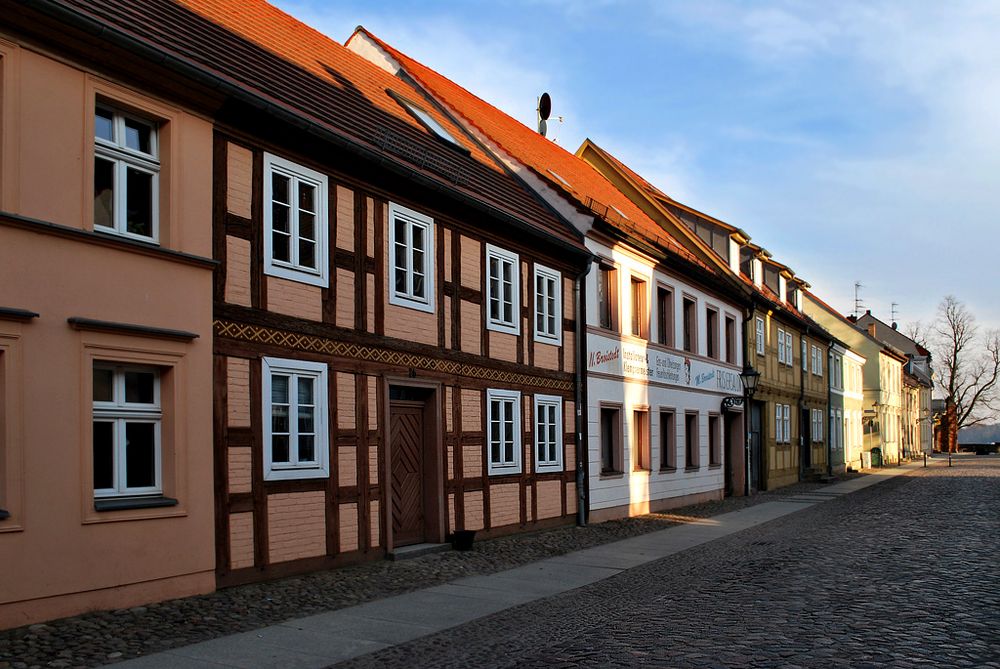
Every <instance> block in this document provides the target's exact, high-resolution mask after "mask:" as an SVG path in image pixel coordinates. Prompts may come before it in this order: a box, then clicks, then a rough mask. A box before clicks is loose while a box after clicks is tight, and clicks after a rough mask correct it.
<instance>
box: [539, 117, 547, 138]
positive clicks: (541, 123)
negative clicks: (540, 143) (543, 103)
mask: <svg viewBox="0 0 1000 669" xmlns="http://www.w3.org/2000/svg"><path fill="white" fill-rule="evenodd" d="M548 129H549V126H548V124H547V123H546V122H545V121H544V120H542V119H539V120H538V134H539V135H541V136H542V137H545V133H546V132H548Z"/></svg>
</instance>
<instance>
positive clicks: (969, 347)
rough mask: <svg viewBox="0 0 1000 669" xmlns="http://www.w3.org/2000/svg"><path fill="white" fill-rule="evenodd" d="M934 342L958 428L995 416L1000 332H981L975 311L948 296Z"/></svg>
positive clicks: (941, 381) (936, 323)
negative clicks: (956, 415) (954, 409)
mask: <svg viewBox="0 0 1000 669" xmlns="http://www.w3.org/2000/svg"><path fill="white" fill-rule="evenodd" d="M930 342H931V346H932V350H933V351H934V363H935V365H934V366H935V367H936V368H937V369H938V385H940V386H941V389H942V390H943V391H944V393H945V394H946V395H947V396H949V397H951V398H952V400H953V401H954V402H955V405H956V408H957V410H958V421H957V422H958V428H959V429H962V428H963V427H972V426H973V425H979V424H980V423H984V422H989V421H990V420H991V419H993V418H995V417H996V416H997V411H998V408H1000V401H998V399H1000V398H998V392H997V391H998V390H1000V386H998V382H1000V331H998V330H987V331H985V332H983V333H980V330H979V326H978V325H976V318H975V316H973V314H972V312H970V311H969V310H968V309H967V308H966V306H965V304H964V303H962V302H961V301H960V300H959V299H958V298H956V297H955V296H954V295H948V296H947V297H945V298H944V299H943V300H942V301H941V304H940V305H939V306H938V315H937V319H936V320H935V321H934V325H933V326H932V327H931V332H930Z"/></svg>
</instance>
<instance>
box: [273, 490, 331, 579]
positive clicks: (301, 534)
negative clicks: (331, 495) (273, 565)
mask: <svg viewBox="0 0 1000 669" xmlns="http://www.w3.org/2000/svg"><path fill="white" fill-rule="evenodd" d="M325 500H326V493H325V492H323V491H322V490H318V491H316V492H299V493H279V494H275V495H268V498H267V532H268V543H269V546H268V559H269V560H270V561H271V562H286V561H288V560H298V559H300V558H307V557H315V556H317V555H323V554H325V553H326V511H325V506H324V505H325Z"/></svg>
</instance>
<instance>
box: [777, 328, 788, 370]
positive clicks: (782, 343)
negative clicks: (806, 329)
mask: <svg viewBox="0 0 1000 669" xmlns="http://www.w3.org/2000/svg"><path fill="white" fill-rule="evenodd" d="M787 344H788V340H787V339H786V338H785V331H784V330H782V329H781V328H778V363H779V364H782V365H784V364H787V363H786V362H785V360H786V356H785V347H786V346H787Z"/></svg>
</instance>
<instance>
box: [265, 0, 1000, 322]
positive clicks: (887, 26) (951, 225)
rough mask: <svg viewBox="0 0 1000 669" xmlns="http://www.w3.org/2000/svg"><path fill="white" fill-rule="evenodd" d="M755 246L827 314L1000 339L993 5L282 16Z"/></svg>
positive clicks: (998, 26)
mask: <svg viewBox="0 0 1000 669" xmlns="http://www.w3.org/2000/svg"><path fill="white" fill-rule="evenodd" d="M274 1H275V4H277V5H278V6H280V7H281V8H283V9H284V10H286V11H288V12H289V13H291V14H292V15H294V16H296V17H297V18H299V19H301V20H303V21H305V22H306V23H308V24H310V25H312V26H313V27H316V28H318V29H319V30H321V31H323V32H325V33H326V34H327V35H329V36H331V37H332V38H334V39H336V40H337V41H339V42H344V41H345V40H346V39H347V37H349V36H350V34H351V32H352V31H353V29H354V27H355V26H356V25H358V24H362V25H364V26H365V27H366V28H368V29H369V30H371V31H372V32H374V33H375V34H376V35H378V36H379V37H381V38H383V39H385V40H386V41H388V42H390V43H392V44H393V45H394V46H396V47H397V48H400V49H401V50H403V51H404V52H406V53H408V54H409V55H411V56H412V57H414V58H416V59H417V60H420V61H422V62H424V63H425V64H427V65H429V66H431V67H433V68H435V69H437V70H438V71H440V72H442V73H443V74H445V75H446V76H448V77H450V78H452V79H453V80H455V81H457V82H458V83H460V84H462V85H463V86H465V87H466V88H468V89H470V90H471V91H473V92H474V93H476V94H477V95H479V96H480V97H482V98H484V99H486V100H488V101H489V102H491V103H493V104H495V105H496V106H498V107H500V108H501V109H503V110H504V111H506V112H508V113H509V114H511V115H512V116H515V117H516V118H518V119H520V120H522V121H524V122H525V123H528V124H533V123H534V114H535V112H534V110H535V101H536V97H537V95H538V94H540V93H541V92H542V91H548V92H549V93H550V94H551V95H552V99H553V116H559V115H561V116H563V117H564V119H565V120H564V122H563V123H561V124H560V123H552V124H551V125H550V133H549V136H550V137H553V138H554V139H555V140H556V141H558V143H559V144H560V145H562V146H564V147H565V148H566V149H567V150H569V151H575V150H576V148H577V147H578V146H579V145H580V142H581V141H582V140H583V139H584V138H585V137H590V138H591V139H593V140H594V141H595V142H597V143H598V144H600V145H601V146H603V147H604V148H606V149H608V150H610V151H612V152H613V153H615V154H616V155H618V156H619V157H621V158H622V159H623V160H625V162H627V163H628V164H629V165H631V166H632V167H633V168H635V169H636V170H637V171H639V172H640V173H642V174H643V175H644V176H645V177H646V178H648V179H649V180H650V181H652V182H653V183H655V184H656V185H657V186H659V187H660V188H661V189H663V190H664V191H665V192H667V193H668V194H670V195H672V196H674V197H676V198H677V199H679V200H681V201H683V202H685V203H687V204H690V205H692V206H694V207H696V208H698V209H701V210H702V211H705V212H707V213H710V214H712V215H714V216H718V217H719V218H722V219H723V220H726V221H728V222H730V223H732V224H734V225H738V226H740V227H741V228H743V229H744V230H746V231H748V232H749V233H750V235H751V236H752V237H753V239H754V241H755V242H757V243H759V244H761V245H763V246H764V247H766V248H767V249H769V250H770V251H771V252H772V253H773V254H774V256H775V258H776V259H778V260H779V261H781V262H784V263H785V264H788V265H789V266H791V267H792V268H793V269H794V270H795V271H796V272H797V273H798V275H799V276H801V277H803V278H804V279H806V280H807V281H809V282H810V283H811V284H812V285H813V289H814V290H815V291H816V292H817V293H818V294H819V295H821V296H822V297H824V299H826V300H827V301H828V302H830V303H831V304H833V305H834V306H835V307H837V308H838V309H840V310H842V311H844V312H845V313H846V312H849V311H850V310H851V308H852V307H853V297H854V294H853V284H854V282H855V281H856V280H858V281H861V282H862V283H863V284H864V286H865V287H864V288H863V289H862V298H863V300H864V302H865V303H866V305H867V306H868V307H869V308H871V309H872V312H873V313H874V314H875V315H877V316H879V317H881V318H883V319H884V320H887V321H888V320H889V317H890V303H892V302H896V303H898V305H899V306H898V312H899V315H898V319H899V321H900V323H901V324H905V323H908V322H911V321H915V320H923V321H928V320H930V319H931V318H932V317H933V314H934V311H935V308H936V306H937V303H938V302H939V301H940V299H941V297H943V296H944V295H945V294H948V293H951V294H954V295H956V296H958V297H959V298H960V299H962V300H964V301H965V302H966V303H967V304H968V305H969V306H970V308H971V309H972V310H973V312H974V313H975V314H976V315H977V317H978V319H979V321H980V322H981V323H982V324H983V325H984V326H989V327H1000V300H998V299H997V297H996V296H997V292H998V290H1000V254H998V250H997V247H998V246H1000V244H998V242H1000V234H998V232H997V227H996V220H997V217H998V212H1000V39H997V37H996V36H997V35H1000V3H996V2H985V1H984V2H961V1H955V2H948V3H939V2H924V1H920V0H905V1H903V0H899V1H897V2H892V3H886V2H854V1H853V0H846V1H841V2H837V3H831V2H735V1H733V2H724V1H717V0H700V1H694V0H692V1H690V2H669V1H667V0H650V1H648V2H638V1H637V2H619V1H617V0H579V1H574V0H525V1H523V2H504V3H496V2H467V3H461V2H454V1H451V2H436V1H430V2H380V3H373V2H371V1H367V2H353V1H351V0H339V1H338V2H336V3H330V2H323V1H321V0H311V1H310V0H274Z"/></svg>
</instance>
